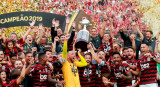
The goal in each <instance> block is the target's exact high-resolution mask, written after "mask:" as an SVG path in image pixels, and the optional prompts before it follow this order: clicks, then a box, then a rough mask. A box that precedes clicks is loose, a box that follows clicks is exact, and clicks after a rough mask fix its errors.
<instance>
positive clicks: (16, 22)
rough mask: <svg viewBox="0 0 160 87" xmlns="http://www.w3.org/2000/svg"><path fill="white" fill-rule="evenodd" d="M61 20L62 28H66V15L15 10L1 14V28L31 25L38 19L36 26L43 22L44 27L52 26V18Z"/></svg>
mask: <svg viewBox="0 0 160 87" xmlns="http://www.w3.org/2000/svg"><path fill="white" fill-rule="evenodd" d="M53 18H55V20H59V22H60V26H59V27H60V28H61V29H62V30H63V31H64V29H65V18H66V17H65V16H62V15H57V14H53V13H46V12H31V11H27V12H13V13H7V14H1V15H0V28H8V27H15V26H29V22H32V21H33V20H35V21H36V24H35V26H38V25H39V23H42V24H43V26H44V27H52V20H53Z"/></svg>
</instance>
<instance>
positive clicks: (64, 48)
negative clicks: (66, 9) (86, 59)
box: [62, 34, 70, 59]
mask: <svg viewBox="0 0 160 87" xmlns="http://www.w3.org/2000/svg"><path fill="white" fill-rule="evenodd" d="M69 36H70V35H69V34H67V35H65V41H64V44H63V52H62V58H63V59H67V41H68V39H69Z"/></svg>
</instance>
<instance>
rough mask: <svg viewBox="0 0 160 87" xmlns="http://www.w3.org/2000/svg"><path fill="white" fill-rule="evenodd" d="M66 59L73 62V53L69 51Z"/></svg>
mask: <svg viewBox="0 0 160 87" xmlns="http://www.w3.org/2000/svg"><path fill="white" fill-rule="evenodd" d="M68 57H69V58H70V59H71V61H74V60H75V53H74V51H69V52H68Z"/></svg>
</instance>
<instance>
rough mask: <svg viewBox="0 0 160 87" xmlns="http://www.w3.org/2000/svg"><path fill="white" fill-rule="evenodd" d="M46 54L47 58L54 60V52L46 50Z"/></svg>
mask: <svg viewBox="0 0 160 87" xmlns="http://www.w3.org/2000/svg"><path fill="white" fill-rule="evenodd" d="M46 56H47V58H48V61H52V60H53V58H52V52H50V51H47V52H46Z"/></svg>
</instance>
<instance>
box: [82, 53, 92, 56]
mask: <svg viewBox="0 0 160 87" xmlns="http://www.w3.org/2000/svg"><path fill="white" fill-rule="evenodd" d="M85 55H90V56H91V57H92V54H91V52H88V53H86V54H84V56H85Z"/></svg>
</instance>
